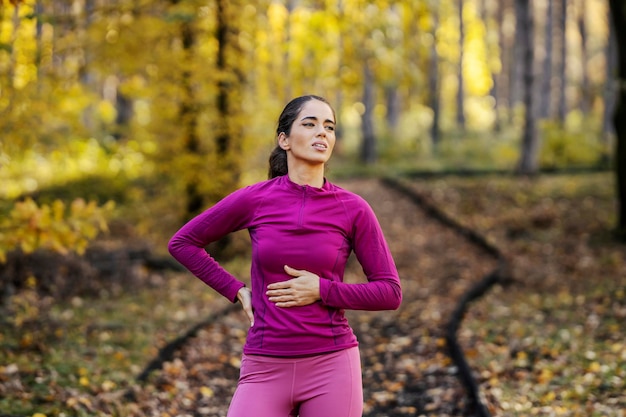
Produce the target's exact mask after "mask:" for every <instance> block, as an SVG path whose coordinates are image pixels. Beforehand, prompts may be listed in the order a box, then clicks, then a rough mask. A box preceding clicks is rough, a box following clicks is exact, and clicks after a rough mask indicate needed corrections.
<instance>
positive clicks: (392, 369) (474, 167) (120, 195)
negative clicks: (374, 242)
mask: <svg viewBox="0 0 626 417" xmlns="http://www.w3.org/2000/svg"><path fill="white" fill-rule="evenodd" d="M0 74H1V76H0V133H1V137H0V416H33V417H35V416H36V417H50V416H92V415H99V416H100V415H101V416H152V415H159V416H188V415H189V416H225V415H226V410H227V406H228V400H229V398H230V396H231V395H232V392H233V389H234V387H235V383H236V379H237V376H238V369H239V366H240V357H241V345H242V341H243V340H244V339H245V334H246V329H245V320H244V318H243V315H242V314H241V312H240V311H239V310H238V309H236V308H235V309H233V308H234V307H236V306H231V305H229V303H227V302H226V301H225V300H223V299H221V298H220V297H218V296H217V295H216V293H214V292H212V291H211V290H210V289H209V288H206V286H204V284H203V283H201V282H200V281H199V280H196V279H195V278H193V276H191V275H190V274H189V273H188V272H185V271H184V270H182V269H181V266H180V265H178V264H177V263H176V262H175V261H174V260H173V259H172V258H171V257H170V256H169V254H168V253H167V249H166V245H167V241H168V239H169V237H171V235H172V234H173V233H174V232H175V231H176V230H177V229H178V228H179V227H180V226H181V225H182V224H184V222H186V221H187V220H189V219H190V218H191V217H193V216H194V215H196V214H198V213H200V212H201V211H203V210H204V209H206V208H208V207H210V206H211V205H213V204H215V203H216V202H217V201H219V200H220V199H222V198H223V197H224V196H226V195H227V194H229V193H231V192H232V191H234V190H236V189H238V188H241V187H243V186H246V185H249V184H253V183H256V182H259V181H262V180H264V179H266V178H267V166H268V157H269V154H270V152H271V151H272V149H273V148H274V146H275V144H276V134H275V130H276V120H277V117H278V115H279V113H280V111H281V109H282V108H283V107H284V105H285V104H286V103H287V102H288V101H289V100H290V99H291V98H293V97H296V96H299V95H303V94H316V95H319V96H322V97H325V98H326V99H328V101H329V102H330V103H331V104H332V106H333V108H334V109H335V112H336V117H337V132H336V133H337V145H336V147H335V150H334V154H333V157H332V159H331V160H330V162H329V164H328V166H327V176H328V178H329V179H331V180H332V181H333V182H336V183H337V184H339V185H340V186H342V187H345V188H347V189H350V190H354V191H355V192H357V193H358V194H361V195H362V196H363V197H364V198H365V199H366V200H367V201H368V202H369V203H370V205H371V206H372V208H373V209H374V211H375V213H376V214H377V216H378V218H379V220H380V222H381V226H382V227H383V229H384V231H385V234H386V235H387V236H388V239H389V240H390V241H391V242H393V243H392V244H391V245H390V246H391V250H392V252H393V255H394V259H395V260H396V263H397V265H398V269H399V271H400V273H401V279H402V280H403V291H404V299H405V302H404V303H403V306H402V307H401V308H400V309H399V310H398V311H396V312H386V313H371V314H370V313H365V314H357V313H355V312H351V313H350V314H351V315H350V320H351V324H352V326H353V327H354V329H355V332H356V333H357V336H358V337H359V340H360V347H361V355H362V362H363V378H364V390H365V391H364V393H365V413H364V416H368V417H375V416H376V417H378V416H386V417H391V416H409V415H415V416H468V417H469V416H481V417H482V416H490V415H493V416H531V415H545V416H611V417H613V416H615V417H623V416H625V415H626V395H625V394H624V393H625V392H626V343H624V334H625V331H626V327H625V326H624V323H625V322H626V246H625V245H624V242H625V237H626V88H624V86H625V85H626V4H623V1H622V0H403V1H400V0H398V1H393V0H374V1H362V0H280V1H278V0H258V1H249V2H243V1H241V0H138V1H130V0H64V1H53V0H0ZM209 250H210V252H211V253H212V254H215V256H216V258H218V259H219V260H220V262H221V263H223V265H224V266H225V267H226V268H227V269H228V270H229V271H232V272H233V273H234V274H236V275H238V276H240V277H241V278H242V279H244V280H245V279H249V275H250V270H249V269H250V265H249V238H248V236H247V235H245V234H240V233H237V234H234V235H233V236H232V237H231V238H230V239H225V240H224V241H220V242H218V243H217V244H215V247H212V248H209ZM360 279H363V277H362V271H360V270H359V269H358V266H356V267H355V265H350V266H349V268H348V270H347V271H346V280H354V281H355V282H356V281H358V280H360Z"/></svg>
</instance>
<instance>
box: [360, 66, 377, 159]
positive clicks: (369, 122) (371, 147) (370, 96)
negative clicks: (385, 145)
mask: <svg viewBox="0 0 626 417" xmlns="http://www.w3.org/2000/svg"><path fill="white" fill-rule="evenodd" d="M363 71H364V73H363V75H364V77H363V105H364V106H365V109H364V111H363V115H361V134H362V135H363V138H362V140H363V142H362V143H361V162H363V163H364V164H367V165H371V164H374V163H375V162H376V160H377V159H378V158H377V149H376V136H375V134H374V105H375V100H374V76H373V74H372V69H371V68H370V66H369V63H368V62H367V61H365V63H364V64H363Z"/></svg>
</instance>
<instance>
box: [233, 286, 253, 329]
mask: <svg viewBox="0 0 626 417" xmlns="http://www.w3.org/2000/svg"><path fill="white" fill-rule="evenodd" d="M237 299H238V300H239V302H240V303H241V307H242V308H243V311H244V313H246V315H247V316H248V319H249V320H250V327H252V326H254V313H252V291H250V288H248V287H241V288H240V289H239V292H237Z"/></svg>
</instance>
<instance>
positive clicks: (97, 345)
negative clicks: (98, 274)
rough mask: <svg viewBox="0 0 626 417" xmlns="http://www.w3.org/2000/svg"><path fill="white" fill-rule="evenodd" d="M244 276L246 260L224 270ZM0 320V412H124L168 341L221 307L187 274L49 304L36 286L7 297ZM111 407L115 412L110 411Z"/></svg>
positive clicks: (203, 286) (212, 294) (201, 284)
mask: <svg viewBox="0 0 626 417" xmlns="http://www.w3.org/2000/svg"><path fill="white" fill-rule="evenodd" d="M228 268H231V270H233V271H237V272H238V273H240V274H242V275H243V276H245V274H247V271H246V268H247V265H246V264H245V263H241V262H239V261H233V262H231V263H230V264H229V265H228ZM9 306H10V309H11V310H12V314H10V315H8V314H4V315H3V318H2V321H3V323H2V328H3V332H2V334H1V335H0V387H1V388H2V390H3V395H2V396H1V397H0V410H2V411H3V412H9V411H10V413H11V414H13V415H29V416H30V415H34V414H35V413H41V414H43V415H46V416H63V415H66V416H75V415H76V416H82V415H107V414H106V413H100V412H97V411H96V405H95V404H93V400H92V399H93V398H94V396H98V398H100V400H103V401H110V402H111V403H112V404H114V406H115V407H116V408H117V410H118V414H117V415H126V413H125V412H124V407H125V405H124V404H123V403H122V402H121V401H120V398H121V397H122V396H123V394H124V393H125V392H126V390H128V389H130V388H132V386H133V385H135V384H137V382H136V381H135V377H136V376H137V375H138V374H139V373H140V372H141V370H142V369H143V366H145V365H146V364H147V363H148V362H149V361H150V360H151V359H152V358H154V357H155V356H156V354H157V352H158V349H159V348H160V347H162V346H163V345H164V344H165V343H167V342H168V341H170V340H172V339H174V338H176V337H177V336H179V335H181V334H182V333H184V332H185V331H186V330H187V329H189V328H190V327H191V326H192V325H193V324H195V323H198V322H200V321H202V320H204V319H206V318H207V317H208V316H210V314H211V312H212V311H214V310H215V309H218V308H221V307H223V306H224V301H223V300H221V298H220V299H217V297H215V296H214V293H213V292H211V291H205V285H204V284H203V283H202V282H200V281H199V280H195V279H192V278H190V277H189V276H188V275H185V276H183V277H181V276H179V275H164V276H158V275H153V276H152V277H151V278H150V280H149V282H147V285H146V287H145V288H141V290H136V291H128V292H121V293H119V294H103V295H102V296H101V297H98V298H81V297H73V298H72V299H70V300H61V301H55V300H52V299H50V298H49V297H42V296H40V295H38V294H37V292H36V291H35V289H34V288H33V289H30V290H27V291H23V292H20V293H18V294H17V295H15V296H13V297H12V299H11V301H10V303H9ZM115 407H114V408H115Z"/></svg>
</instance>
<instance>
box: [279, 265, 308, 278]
mask: <svg viewBox="0 0 626 417" xmlns="http://www.w3.org/2000/svg"><path fill="white" fill-rule="evenodd" d="M284 269H285V272H286V273H287V274H289V275H291V276H292V277H299V276H302V275H304V274H305V273H306V271H299V270H297V269H294V268H292V267H290V266H289V265H285V267H284Z"/></svg>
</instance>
